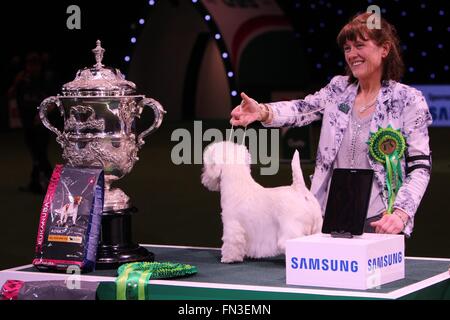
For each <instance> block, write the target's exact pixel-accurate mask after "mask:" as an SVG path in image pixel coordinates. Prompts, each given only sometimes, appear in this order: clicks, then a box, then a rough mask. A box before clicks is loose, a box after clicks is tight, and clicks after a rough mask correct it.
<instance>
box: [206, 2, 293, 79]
mask: <svg viewBox="0 0 450 320" xmlns="http://www.w3.org/2000/svg"><path fill="white" fill-rule="evenodd" d="M202 3H203V5H204V6H205V8H206V9H207V10H208V11H209V13H210V14H211V16H212V18H213V19H214V22H215V23H216V25H217V28H218V29H219V30H220V33H221V34H222V37H223V40H224V42H225V45H226V46H227V48H228V51H229V54H230V58H231V62H232V64H233V67H234V69H235V70H239V69H238V68H239V58H240V55H241V53H242V51H243V49H244V48H245V46H246V45H247V44H248V43H249V42H250V41H251V40H252V39H254V38H255V37H256V36H258V35H260V34H263V33H265V32H268V31H274V30H292V25H291V23H290V22H289V20H288V19H287V18H286V17H285V15H284V13H283V11H282V10H281V8H280V7H279V6H278V4H277V3H276V1H275V0H247V1H233V0H203V1H202Z"/></svg>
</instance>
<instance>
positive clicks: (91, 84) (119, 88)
mask: <svg viewBox="0 0 450 320" xmlns="http://www.w3.org/2000/svg"><path fill="white" fill-rule="evenodd" d="M96 44H97V46H96V47H95V49H93V50H92V52H93V53H94V55H95V61H96V64H95V65H94V66H92V67H87V68H84V69H81V70H78V72H77V74H76V76H75V79H74V80H73V81H71V82H68V83H66V84H65V85H63V87H62V93H63V96H80V95H82V96H122V95H130V94H133V93H134V92H135V90H136V85H135V84H134V83H133V82H131V81H127V80H125V76H124V75H123V74H122V73H121V72H120V70H119V69H114V68H110V67H105V66H104V65H103V64H102V60H103V53H104V52H105V49H103V48H102V47H101V41H100V40H97V42H96Z"/></svg>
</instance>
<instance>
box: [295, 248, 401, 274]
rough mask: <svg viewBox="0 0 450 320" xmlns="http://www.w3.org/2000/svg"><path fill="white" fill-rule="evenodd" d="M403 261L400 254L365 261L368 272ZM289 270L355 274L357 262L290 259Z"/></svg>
mask: <svg viewBox="0 0 450 320" xmlns="http://www.w3.org/2000/svg"><path fill="white" fill-rule="evenodd" d="M402 261H403V254H402V252H394V253H390V254H385V255H383V256H380V257H375V258H370V259H368V260H367V269H368V271H369V272H371V271H374V270H376V269H382V268H386V267H389V266H393V265H396V264H399V263H401V262H402ZM290 267H291V269H293V270H317V271H332V272H350V273H356V272H358V270H359V267H358V261H356V260H344V259H342V260H341V259H326V258H304V257H292V258H291V265H290Z"/></svg>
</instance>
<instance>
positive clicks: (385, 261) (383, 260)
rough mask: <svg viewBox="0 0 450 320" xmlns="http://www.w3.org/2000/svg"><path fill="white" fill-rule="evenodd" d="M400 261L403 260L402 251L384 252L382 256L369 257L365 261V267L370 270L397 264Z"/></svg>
mask: <svg viewBox="0 0 450 320" xmlns="http://www.w3.org/2000/svg"><path fill="white" fill-rule="evenodd" d="M402 261H403V254H402V252H396V253H390V254H385V255H384V256H381V257H376V258H372V259H369V260H368V261H367V269H368V271H369V272H370V271H373V270H376V269H382V268H386V267H389V266H392V265H395V264H399V263H401V262H402Z"/></svg>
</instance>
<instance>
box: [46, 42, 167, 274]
mask: <svg viewBox="0 0 450 320" xmlns="http://www.w3.org/2000/svg"><path fill="white" fill-rule="evenodd" d="M92 52H93V53H94V55H95V61H96V64H95V65H94V66H92V67H90V68H84V69H82V70H79V71H78V72H77V74H76V77H75V79H74V80H73V81H71V82H69V83H66V84H65V85H63V87H62V94H61V95H58V96H56V97H49V98H46V99H45V100H44V101H43V102H42V103H41V105H40V107H39V108H40V110H39V114H40V117H41V120H42V123H43V124H44V125H45V126H46V127H47V128H48V129H49V130H51V131H53V132H54V133H55V134H56V136H57V138H56V141H57V142H58V143H59V144H60V145H61V147H62V148H63V155H62V156H63V159H64V160H65V161H66V162H67V164H69V165H71V166H76V167H84V166H88V167H92V166H94V167H103V169H104V174H105V200H104V212H103V219H102V242H101V245H100V248H99V251H98V252H97V256H98V258H97V263H98V264H100V267H101V265H102V264H104V265H105V267H115V266H116V265H119V264H122V263H125V262H130V261H144V260H151V259H152V257H151V255H152V254H151V253H149V252H147V251H146V250H145V249H144V248H142V247H139V246H138V245H135V244H133V243H132V242H131V214H132V212H133V211H136V210H135V208H134V207H133V206H132V205H131V203H130V199H129V197H128V196H127V195H126V194H125V193H124V192H123V191H122V190H120V189H118V188H112V187H111V184H112V182H114V181H115V180H118V179H120V178H122V177H123V176H124V175H126V174H127V173H129V172H130V171H131V169H132V168H133V166H134V163H135V162H136V161H137V160H138V157H137V153H138V151H139V149H140V148H141V147H142V146H143V145H144V143H145V142H144V138H145V137H146V136H147V135H149V134H150V133H152V132H153V131H155V130H156V129H158V128H159V126H160V125H161V122H162V120H163V117H164V114H165V113H166V111H165V110H164V109H163V107H162V106H161V104H160V103H159V102H158V101H156V100H154V99H151V98H146V97H145V96H144V95H135V92H136V85H135V84H134V83H133V82H131V81H127V80H125V77H124V76H123V74H122V73H121V72H120V71H119V70H118V69H113V68H109V67H105V66H104V65H103V64H102V59H103V54H104V52H105V49H103V48H102V47H101V43H100V40H97V46H96V48H95V49H93V50H92ZM55 106H56V107H57V109H58V110H59V111H60V114H61V116H62V117H63V118H64V129H63V130H62V131H60V130H58V129H56V128H55V127H54V126H52V125H51V124H50V121H49V120H48V118H47V111H48V109H49V107H51V108H54V107H55ZM145 108H151V110H152V111H153V113H154V120H153V124H152V125H151V126H150V127H149V128H148V129H146V130H144V131H143V132H141V133H137V132H136V119H137V118H139V117H140V115H141V113H142V112H143V110H144V109H145Z"/></svg>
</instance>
